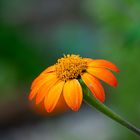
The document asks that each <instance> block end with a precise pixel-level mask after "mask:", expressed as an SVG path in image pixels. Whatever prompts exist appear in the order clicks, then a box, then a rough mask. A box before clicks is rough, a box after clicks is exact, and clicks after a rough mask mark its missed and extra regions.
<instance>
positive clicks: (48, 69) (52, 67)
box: [41, 65, 55, 74]
mask: <svg viewBox="0 0 140 140" xmlns="http://www.w3.org/2000/svg"><path fill="white" fill-rule="evenodd" d="M54 71H55V65H53V66H50V67H48V68H47V69H45V70H44V71H43V72H42V73H41V74H46V73H49V72H54Z"/></svg>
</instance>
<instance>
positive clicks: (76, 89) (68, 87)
mask: <svg viewBox="0 0 140 140" xmlns="http://www.w3.org/2000/svg"><path fill="white" fill-rule="evenodd" d="M63 95H64V99H65V101H66V103H67V105H68V106H69V107H70V108H71V109H72V110H74V111H77V110H78V109H79V108H80V106H81V103H82V99H83V94H82V88H81V85H80V83H79V82H78V80H76V79H73V80H70V81H67V82H66V84H65V85H64V89H63Z"/></svg>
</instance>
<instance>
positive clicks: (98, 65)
mask: <svg viewBox="0 0 140 140" xmlns="http://www.w3.org/2000/svg"><path fill="white" fill-rule="evenodd" d="M87 65H88V66H89V67H96V68H107V69H110V70H112V71H115V72H120V70H119V69H118V68H117V66H116V65H115V64H113V63H111V62H109V61H107V60H103V59H98V60H93V61H91V62H89V63H88V64H87Z"/></svg>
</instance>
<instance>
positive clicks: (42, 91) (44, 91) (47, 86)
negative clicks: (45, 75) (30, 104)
mask: <svg viewBox="0 0 140 140" xmlns="http://www.w3.org/2000/svg"><path fill="white" fill-rule="evenodd" d="M57 82H58V79H57V77H53V78H52V79H51V80H50V81H48V82H47V83H45V84H44V85H43V86H42V87H41V88H40V89H39V91H38V94H37V96H36V104H39V103H40V102H41V101H42V100H43V99H44V97H45V96H46V95H47V94H48V92H49V90H50V89H51V87H53V86H54V85H55V84H56V83H57Z"/></svg>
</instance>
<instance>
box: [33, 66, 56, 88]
mask: <svg viewBox="0 0 140 140" xmlns="http://www.w3.org/2000/svg"><path fill="white" fill-rule="evenodd" d="M50 72H55V66H54V65H53V66H50V67H48V68H47V69H45V70H44V71H43V72H42V73H41V74H40V75H39V76H38V77H37V78H36V79H35V80H34V81H33V82H32V85H31V89H32V87H34V85H36V83H38V81H40V80H42V79H44V77H46V76H47V75H48V74H50Z"/></svg>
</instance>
